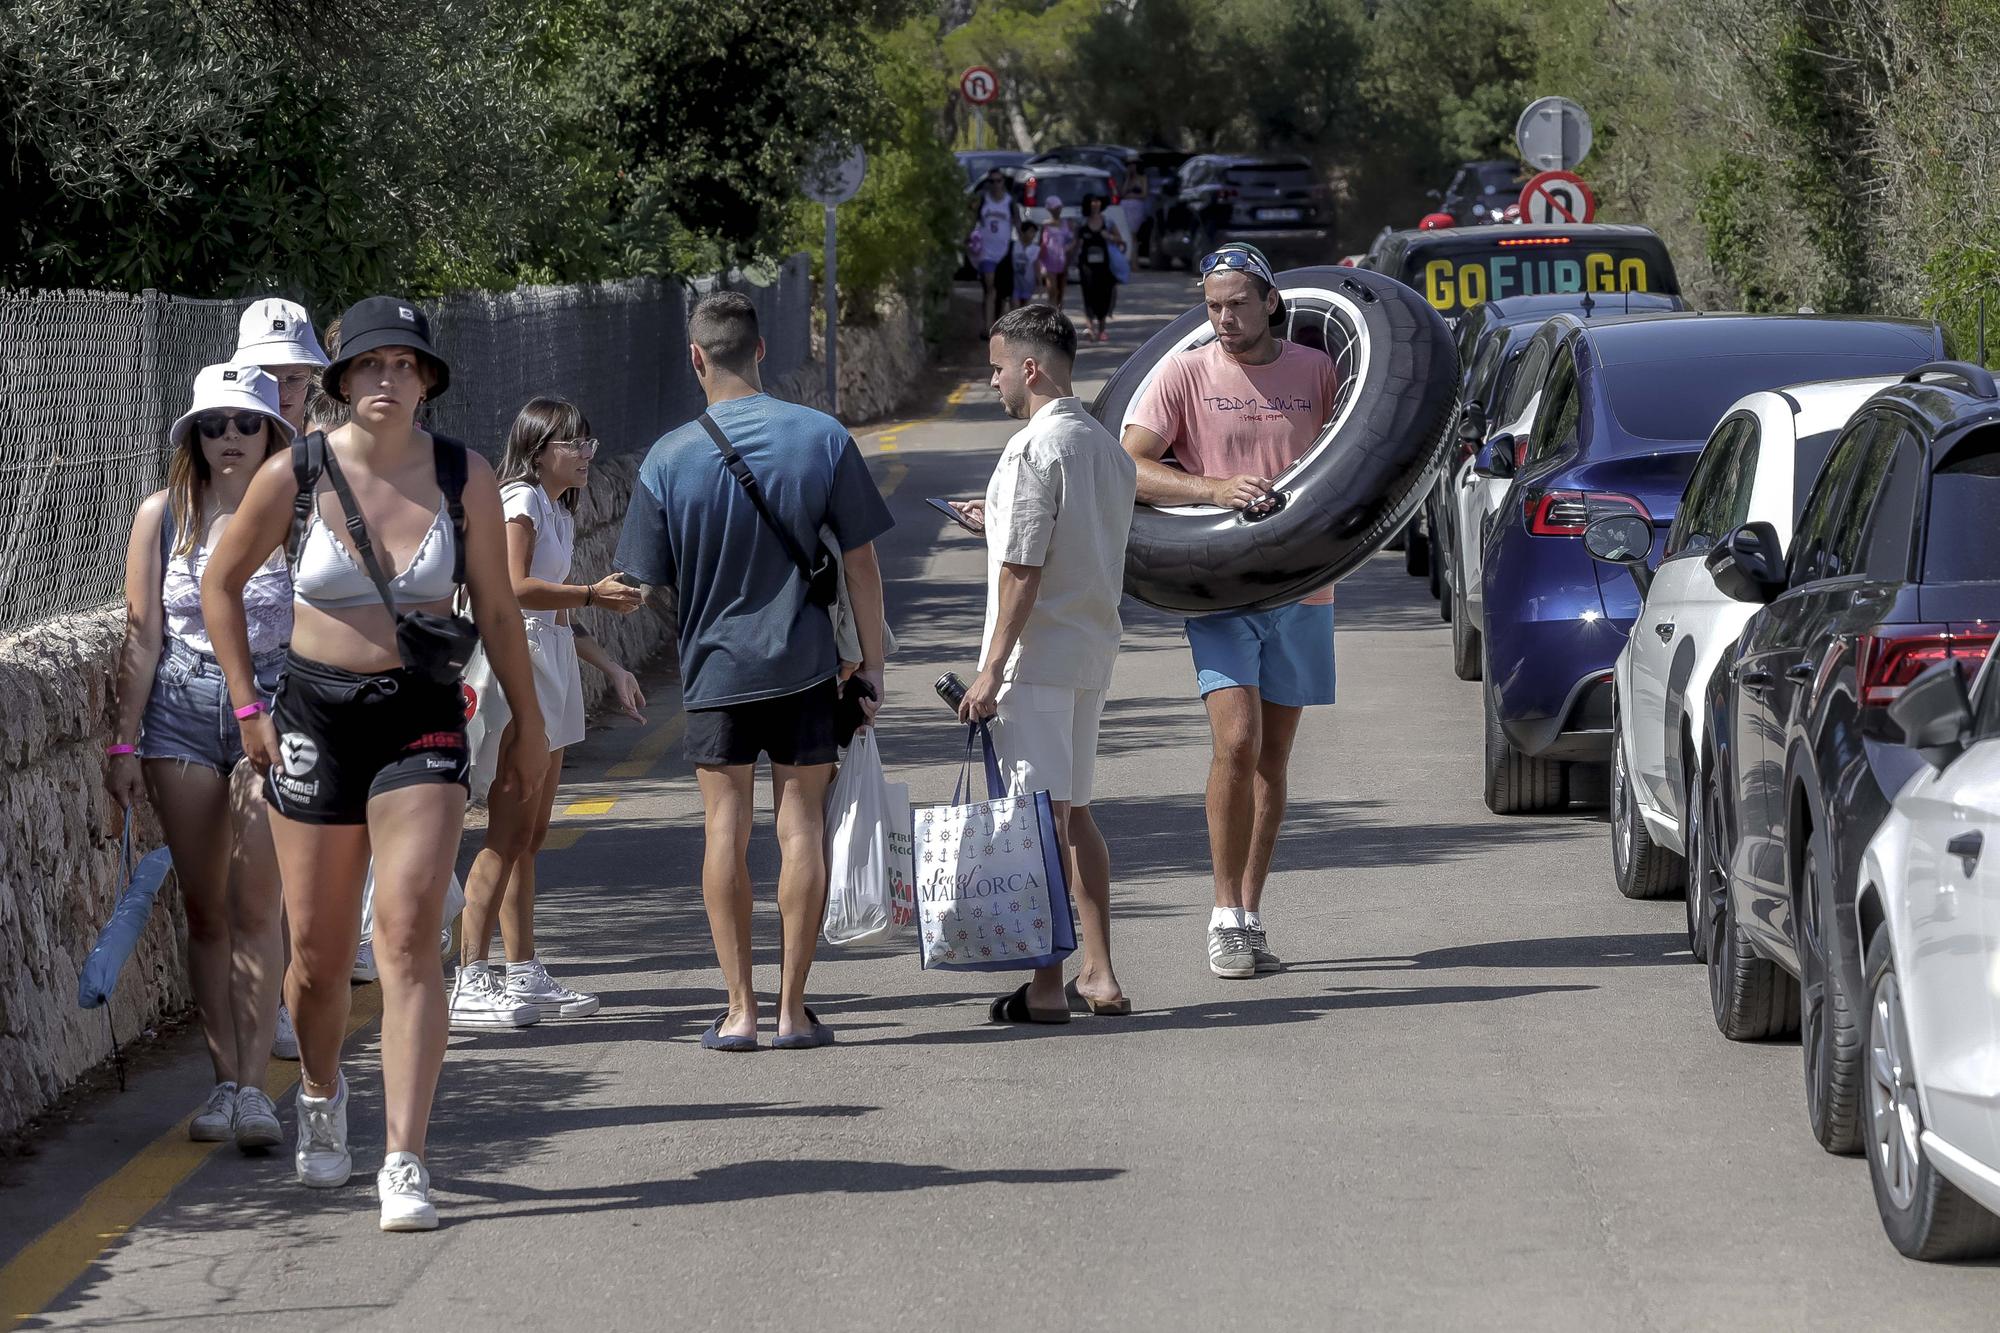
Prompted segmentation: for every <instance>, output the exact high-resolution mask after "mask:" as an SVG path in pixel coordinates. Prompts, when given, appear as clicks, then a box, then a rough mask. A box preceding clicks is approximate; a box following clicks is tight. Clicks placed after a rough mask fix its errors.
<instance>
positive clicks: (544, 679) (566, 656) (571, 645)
mask: <svg viewBox="0 0 2000 1333" xmlns="http://www.w3.org/2000/svg"><path fill="white" fill-rule="evenodd" d="M524 623H525V625H526V627H527V631H528V658H529V660H530V661H532V662H533V663H534V664H535V698H536V700H537V702H539V703H540V704H541V706H542V724H543V726H545V727H546V728H548V733H549V750H550V752H551V753H553V752H554V751H556V750H560V749H563V748H564V747H565V746H570V745H576V744H578V743H579V742H581V741H582V740H583V669H582V668H581V667H580V666H579V665H578V664H577V660H576V632H575V631H574V630H572V629H571V628H570V627H569V626H568V625H557V624H554V623H552V622H550V621H547V620H541V619H537V618H536V617H533V616H528V617H525V618H524Z"/></svg>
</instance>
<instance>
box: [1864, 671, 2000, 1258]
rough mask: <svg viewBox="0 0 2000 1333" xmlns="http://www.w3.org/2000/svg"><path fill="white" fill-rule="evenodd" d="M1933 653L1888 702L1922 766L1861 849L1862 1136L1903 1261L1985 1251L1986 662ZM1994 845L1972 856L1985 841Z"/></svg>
mask: <svg viewBox="0 0 2000 1333" xmlns="http://www.w3.org/2000/svg"><path fill="white" fill-rule="evenodd" d="M1964 679H1965V678H1964V675H1963V668H1962V667H1960V665H1959V664H1957V663H1955V662H1954V663H1947V664H1945V665H1944V666H1942V667H1938V668H1934V669H1933V670H1932V671H1931V672H1930V673H1929V674H1928V675H1926V676H1923V677H1921V678H1919V679H1918V680H1917V681H1915V682H1914V683H1912V684H1911V685H1910V686H1908V687H1907V688H1906V689H1905V690H1904V691H1903V694H1902V696H1901V697H1899V698H1898V699H1897V700H1896V701H1895V703H1893V704H1891V705H1890V707H1889V716H1890V718H1891V719H1892V720H1893V721H1894V722H1895V723H1897V724H1898V725H1899V726H1900V728H1901V730H1902V733H1903V736H1904V738H1905V740H1906V742H1907V743H1909V744H1911V745H1912V746H1913V747H1914V748H1915V749H1916V750H1917V752H1918V753H1919V754H1920V755H1922V756H1923V758H1924V760H1925V763H1924V766H1923V767H1922V768H1921V769H1919V771H1918V772H1917V774H1916V775H1915V776H1913V777H1912V778H1911V779H1910V780H1909V781H1908V782H1907V783H1905V784H1904V786H1903V788H1902V790H1901V791H1899V792H1898V793H1897V794H1896V797H1895V800H1894V801H1893V802H1892V803H1891V805H1890V807H1889V815H1888V817H1887V818H1886V819H1885V820H1884V821H1883V823H1882V827H1881V828H1880V829H1879V830H1877V831H1876V834H1875V837H1874V839H1873V840H1872V841H1871V842H1870V843H1869V844H1868V850H1867V851H1866V852H1865V853H1864V854H1863V856H1862V860H1861V870H1860V874H1859V876H1858V880H1857V892H1856V896H1855V918H1856V925H1857V927H1858V932H1859V933H1858V934H1857V935H1856V937H1855V938H1857V939H1858V940H1860V941H1861V942H1862V945H1863V947H1864V949H1865V951H1866V961H1865V962H1864V963H1863V965H1862V974H1863V980H1864V983H1865V987H1866V989H1865V991H1864V994H1865V995H1866V997H1867V1012H1866V1014H1865V1015H1864V1017H1863V1031H1864V1033H1865V1040H1866V1043H1867V1045H1866V1048H1865V1054H1864V1057H1863V1059H1864V1068H1865V1069H1866V1070H1867V1074H1866V1079H1867V1084H1866V1094H1865V1095H1866V1098H1867V1101H1866V1107H1867V1112H1866V1114H1867V1121H1866V1124H1865V1126H1864V1129H1863V1138H1862V1143H1863V1147H1864V1148H1865V1149H1866V1151H1867V1153H1868V1174H1869V1176H1870V1178H1871V1179H1872V1180H1873V1182H1874V1186H1875V1206H1876V1208H1877V1210H1878V1211H1879V1212H1880V1213H1881V1215H1882V1228H1883V1230H1884V1231H1886V1232H1888V1234H1889V1239H1890V1241H1891V1242H1893V1243H1894V1244H1895V1246H1896V1248H1897V1249H1898V1250H1901V1251H1902V1252H1903V1253H1904V1254H1906V1255H1908V1256H1910V1257H1911V1258H1913V1259H1963V1258H1972V1257H1975V1256H1980V1255H1992V1254H2000V1217H1996V1216H1995V1214H1996V1213H2000V669H1996V668H1995V667H1994V659H1993V658H1992V657H1989V658H1988V659H1987V661H1986V664H1985V666H1984V667H1983V668H1981V671H1980V674H1979V678H1978V682H1977V684H1976V685H1975V687H1974V688H1973V690H1972V692H1971V695H1970V698H1968V697H1967V692H1966V689H1965V685H1964ZM1988 839H1992V840H1993V841H1994V842H1995V844H1996V846H1995V848H1994V853H1993V855H1992V856H1986V855H1985V854H1984V853H1985V844H1986V842H1987V840H1988Z"/></svg>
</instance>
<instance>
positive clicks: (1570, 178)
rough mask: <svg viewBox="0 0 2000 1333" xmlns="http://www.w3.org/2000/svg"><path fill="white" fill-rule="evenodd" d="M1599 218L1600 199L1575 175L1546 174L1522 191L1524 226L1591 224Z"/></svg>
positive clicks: (1532, 180)
mask: <svg viewBox="0 0 2000 1333" xmlns="http://www.w3.org/2000/svg"><path fill="white" fill-rule="evenodd" d="M1596 216H1597V196H1595V195H1593V194H1592V193H1591V192H1590V187H1589V186H1588V185H1585V184H1584V183H1583V178H1582V177H1581V176H1578V175H1576V174H1574V173H1573V172H1568V171H1544V172H1542V173H1541V174H1540V175H1539V176H1535V177H1533V178H1532V179H1530V180H1529V181H1528V183H1527V184H1526V185H1524V186H1522V187H1521V220H1522V221H1523V222H1589V221H1590V220H1591V219H1592V218H1594V217H1596Z"/></svg>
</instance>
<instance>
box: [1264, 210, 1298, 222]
mask: <svg viewBox="0 0 2000 1333" xmlns="http://www.w3.org/2000/svg"><path fill="white" fill-rule="evenodd" d="M1255 216H1256V218H1257V221H1259V222H1297V221H1298V220H1299V218H1300V216H1301V214H1300V213H1299V210H1298V209H1296V208H1260V209H1258V210H1257V212H1256V215H1255Z"/></svg>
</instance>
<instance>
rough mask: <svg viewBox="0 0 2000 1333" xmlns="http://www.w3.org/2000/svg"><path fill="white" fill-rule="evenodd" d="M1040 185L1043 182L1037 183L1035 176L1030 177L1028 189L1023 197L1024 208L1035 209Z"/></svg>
mask: <svg viewBox="0 0 2000 1333" xmlns="http://www.w3.org/2000/svg"><path fill="white" fill-rule="evenodd" d="M1040 184H1041V182H1039V181H1037V180H1036V179H1035V178H1034V177H1033V176H1030V177H1028V184H1027V188H1026V190H1025V191H1024V192H1023V193H1022V196H1021V204H1022V206H1023V207H1026V208H1033V207H1034V206H1035V191H1036V189H1037V188H1039V186H1040Z"/></svg>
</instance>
